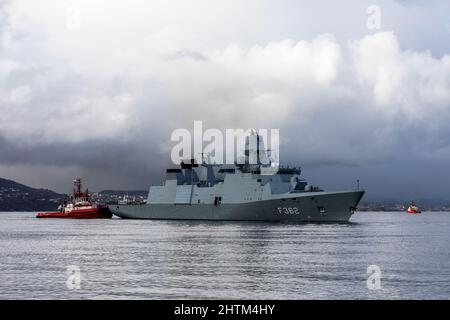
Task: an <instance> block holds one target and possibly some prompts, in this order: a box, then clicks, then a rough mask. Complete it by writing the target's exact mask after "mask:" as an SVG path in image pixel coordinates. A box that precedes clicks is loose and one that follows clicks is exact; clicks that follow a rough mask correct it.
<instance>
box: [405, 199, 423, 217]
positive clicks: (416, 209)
mask: <svg viewBox="0 0 450 320" xmlns="http://www.w3.org/2000/svg"><path fill="white" fill-rule="evenodd" d="M406 212H408V213H409V214H420V213H422V211H420V209H419V207H418V206H416V204H415V202H414V201H411V203H410V204H409V207H408V209H407V210H406Z"/></svg>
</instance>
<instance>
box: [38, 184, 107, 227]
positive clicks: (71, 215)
mask: <svg viewBox="0 0 450 320" xmlns="http://www.w3.org/2000/svg"><path fill="white" fill-rule="evenodd" d="M111 217H112V213H111V211H110V210H109V208H108V206H106V205H101V204H98V203H96V202H95V201H92V200H91V196H90V195H89V191H88V190H86V191H85V192H83V191H81V179H76V180H74V189H73V195H72V197H71V198H70V200H69V201H64V203H63V204H62V205H60V206H59V208H58V211H54V212H41V213H38V214H37V215H36V218H64V219H105V218H111Z"/></svg>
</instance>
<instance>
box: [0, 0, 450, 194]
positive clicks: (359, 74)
mask: <svg viewBox="0 0 450 320" xmlns="http://www.w3.org/2000/svg"><path fill="white" fill-rule="evenodd" d="M344 3H345V4H344ZM372 4H376V5H377V6H379V8H380V9H381V29H380V30H375V29H369V28H368V27H367V20H368V19H369V18H370V17H369V16H370V15H369V14H367V9H368V7H369V6H370V5H372ZM194 120H202V121H203V124H204V127H206V128H208V127H214V128H221V129H224V128H239V127H242V128H269V129H270V128H279V129H280V137H281V153H280V159H281V161H282V162H284V163H286V164H290V165H301V166H302V168H303V173H304V175H305V177H306V178H308V179H309V180H311V182H312V183H314V184H318V185H321V186H323V187H325V188H327V189H348V188H352V187H354V186H355V184H356V182H355V181H356V179H360V180H361V186H363V187H364V188H366V189H367V190H368V198H380V197H381V198H395V199H398V198H400V199H401V198H405V199H406V200H409V199H412V198H415V199H418V198H430V197H441V198H450V128H449V126H450V1H447V0H441V1H440V0H430V1H426V0H416V1H413V0H411V1H407V0H401V1H400V0H398V1H372V0H371V1H361V0H346V1H322V0H315V1H301V0H300V1H299V0H281V1H279V0H278V1H268V0H258V1H257V0H247V1H240V0H239V1H238V0H231V1H230V0H226V1H211V0H200V1H196V0H190V1H170V0H163V1H162V0H161V1H159V0H152V1H144V0H142V1H141V0H128V1H123V0H122V1H118V0H53V1H50V0H39V1H35V0H13V1H8V0H6V1H5V0H0V177H4V178H11V179H14V180H17V181H19V182H22V183H25V184H29V185H32V186H36V187H47V188H51V189H54V190H57V191H65V192H68V191H69V190H70V188H71V180H72V179H73V178H74V177H75V176H81V177H82V178H84V179H85V180H86V181H87V183H88V184H89V186H90V188H91V189H94V190H101V189H105V188H112V189H147V188H148V187H149V185H150V184H157V183H160V182H161V181H162V179H163V177H164V169H165V168H166V167H167V166H170V157H169V152H170V148H171V147H172V146H173V145H174V144H173V143H171V142H170V134H171V132H172V131H173V130H174V129H177V128H187V129H192V128H193V122H194Z"/></svg>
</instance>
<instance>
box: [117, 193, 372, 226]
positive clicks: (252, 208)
mask: <svg viewBox="0 0 450 320" xmlns="http://www.w3.org/2000/svg"><path fill="white" fill-rule="evenodd" d="M363 195H364V191H342V192H316V193H307V194H306V193H302V194H294V193H291V194H289V195H284V197H283V198H280V199H271V200H263V201H254V202H246V203H233V204H231V203H230V204H227V203H222V204H220V205H214V204H188V205H182V204H134V205H130V204H128V205H118V204H113V205H109V209H110V210H111V212H112V213H113V214H114V215H116V216H118V217H120V218H123V219H154V220H210V221H267V222H270V221H273V222H277V221H278V222H281V221H287V222H300V223H301V222H306V223H308V222H318V223H322V222H339V223H341V222H348V221H349V220H350V218H351V216H352V214H353V213H354V210H355V209H356V207H357V205H358V203H359V201H360V200H361V198H362V196H363Z"/></svg>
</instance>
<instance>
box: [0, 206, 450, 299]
mask: <svg viewBox="0 0 450 320" xmlns="http://www.w3.org/2000/svg"><path fill="white" fill-rule="evenodd" d="M369 265H376V266H378V267H379V268H380V270H381V280H380V285H381V288H380V289H379V290H369V289H368V286H367V279H368V277H369V276H370V274H368V273H367V268H368V266H369ZM68 266H75V267H70V268H75V269H73V270H76V268H79V270H80V273H79V274H80V275H81V276H80V279H81V283H80V289H77V288H76V287H77V286H76V284H77V281H76V279H75V280H74V278H73V277H76V275H77V272H75V275H72V276H71V277H70V275H68V273H67V268H68ZM68 279H70V281H69V283H67V282H68V281H67V280H68ZM0 298H1V299H17V298H22V299H182V298H186V299H305V298H306V299H353V298H358V299H382V298H387V299H413V298H417V299H424V298H428V299H439V298H443V299H449V298H450V213H424V214H422V215H418V216H408V215H407V214H405V213H398V212H392V213H381V212H372V213H363V212H359V213H357V214H356V215H354V216H353V218H352V223H349V224H325V225H315V224H306V225H292V224H268V223H212V222H180V221H172V222H171V221H150V220H145V221H143V220H121V219H110V220H57V219H42V220H40V219H35V218H34V214H33V213H20V212H16V213H0Z"/></svg>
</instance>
